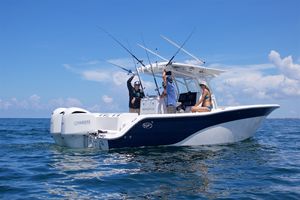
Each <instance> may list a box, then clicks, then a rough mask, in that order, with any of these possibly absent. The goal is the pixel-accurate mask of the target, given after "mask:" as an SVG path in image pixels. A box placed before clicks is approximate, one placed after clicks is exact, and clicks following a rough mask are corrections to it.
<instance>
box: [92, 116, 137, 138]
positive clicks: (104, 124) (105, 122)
mask: <svg viewBox="0 0 300 200" xmlns="http://www.w3.org/2000/svg"><path fill="white" fill-rule="evenodd" d="M137 117H138V114H137V113H108V114H99V115H98V117H97V129H98V130H102V131H107V132H108V133H110V132H114V131H120V130H121V129H122V128H124V127H125V126H126V125H127V124H128V123H130V122H132V121H133V120H135V119H136V118H137Z"/></svg>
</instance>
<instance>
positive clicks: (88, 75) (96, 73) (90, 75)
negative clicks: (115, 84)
mask: <svg viewBox="0 0 300 200" xmlns="http://www.w3.org/2000/svg"><path fill="white" fill-rule="evenodd" d="M80 74H81V75H82V77H83V78H84V79H86V80H89V81H97V82H104V81H108V80H110V77H111V76H110V74H109V73H108V72H106V71H100V70H87V71H82V72H81V73H80Z"/></svg>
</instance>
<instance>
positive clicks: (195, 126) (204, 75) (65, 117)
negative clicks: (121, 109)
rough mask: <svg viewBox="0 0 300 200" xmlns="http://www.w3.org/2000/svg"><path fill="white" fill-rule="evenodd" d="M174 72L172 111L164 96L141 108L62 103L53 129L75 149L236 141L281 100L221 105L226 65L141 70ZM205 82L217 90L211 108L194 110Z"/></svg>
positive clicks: (53, 119)
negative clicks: (217, 83)
mask: <svg viewBox="0 0 300 200" xmlns="http://www.w3.org/2000/svg"><path fill="white" fill-rule="evenodd" d="M166 68H167V69H168V70H170V71H172V74H173V76H174V80H175V81H174V82H175V83H176V87H177V91H178V95H177V96H178V105H179V108H181V109H178V111H177V112H176V113H172V114H170V113H167V112H166V107H165V101H164V99H163V98H160V97H159V95H153V96H147V97H145V98H143V99H142V100H141V107H140V114H137V113H92V112H89V111H88V110H85V109H82V108H76V107H70V108H57V109H55V110H54V111H53V113H52V116H51V127H50V133H51V135H52V137H53V138H54V141H55V143H56V144H57V145H59V146H64V147H69V148H99V149H102V150H108V149H114V148H131V147H147V146H194V145H219V144H232V143H235V142H239V141H243V140H246V139H248V138H251V137H253V136H254V135H255V133H256V130H257V129H258V128H259V127H260V125H261V123H262V121H263V120H264V119H265V118H266V117H267V116H268V115H269V114H270V113H271V112H272V111H274V110H275V109H277V108H279V107H280V106H279V105H278V104H263V105H243V106H219V105H218V103H217V98H216V96H215V95H214V92H213V88H212V87H211V86H210V84H211V81H212V80H213V79H214V78H215V77H217V76H219V75H220V74H222V73H224V72H225V71H223V70H220V69H213V68H207V67H204V66H202V65H198V64H186V63H180V62H156V63H152V64H149V65H141V66H139V67H137V71H138V72H139V73H140V74H145V75H150V76H154V77H159V76H161V74H162V72H163V70H164V69H166ZM201 81H205V82H206V83H207V84H208V86H209V88H210V90H211V93H212V105H213V108H212V110H211V111H210V112H199V113H192V112H191V107H192V106H193V105H195V103H196V101H197V100H198V99H199V97H200V95H201V88H200V86H199V83H201Z"/></svg>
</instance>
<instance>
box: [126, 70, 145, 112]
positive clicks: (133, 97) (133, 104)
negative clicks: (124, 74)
mask: <svg viewBox="0 0 300 200" xmlns="http://www.w3.org/2000/svg"><path fill="white" fill-rule="evenodd" d="M134 76H135V74H133V75H132V76H131V77H130V78H129V79H128V80H127V88H128V92H129V112H130V113H138V114H140V105H141V99H142V98H143V97H144V96H145V94H144V92H143V91H142V90H141V89H140V85H141V83H140V82H139V81H135V82H134V86H133V87H132V84H131V81H132V79H133V78H134Z"/></svg>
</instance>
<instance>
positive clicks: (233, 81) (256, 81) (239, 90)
mask: <svg viewBox="0 0 300 200" xmlns="http://www.w3.org/2000/svg"><path fill="white" fill-rule="evenodd" d="M269 60H270V62H271V64H256V65H247V66H234V67H233V68H232V69H231V70H229V71H228V72H227V73H224V74H222V75H221V76H220V77H218V78H217V79H216V80H217V81H216V91H217V92H220V93H224V94H223V96H225V97H226V96H230V95H231V96H230V98H229V99H228V100H227V103H228V104H230V103H232V101H235V102H238V100H239V101H240V100H241V99H243V98H244V99H246V98H249V97H251V98H252V99H253V98H254V99H282V98H288V97H291V98H292V97H299V96H300V82H299V80H300V72H299V70H300V65H299V64H294V63H293V60H292V57H291V56H288V57H286V58H283V59H282V58H281V57H280V54H279V53H278V52H276V51H274V50H272V51H271V52H270V54H269ZM215 66H216V65H215ZM270 69H273V73H272V74H270V73H269V72H267V71H266V70H270ZM276 69H277V70H278V71H279V72H280V73H277V74H274V71H275V70H276ZM229 94H230V95H229ZM234 98H235V99H237V100H235V99H234ZM224 99H226V98H224ZM224 102H225V100H224Z"/></svg>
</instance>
